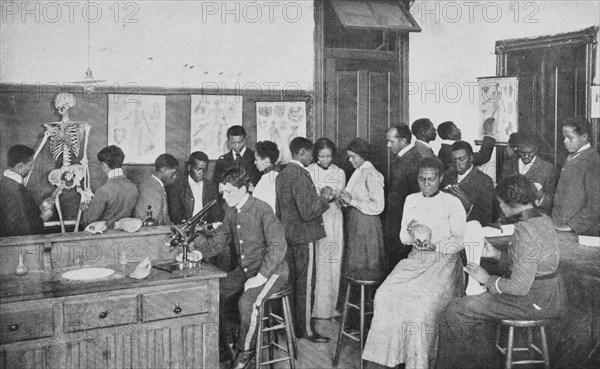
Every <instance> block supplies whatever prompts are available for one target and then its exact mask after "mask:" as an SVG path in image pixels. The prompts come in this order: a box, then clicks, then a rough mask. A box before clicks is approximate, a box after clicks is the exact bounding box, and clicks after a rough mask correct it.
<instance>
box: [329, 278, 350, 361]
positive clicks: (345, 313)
mask: <svg viewBox="0 0 600 369" xmlns="http://www.w3.org/2000/svg"><path fill="white" fill-rule="evenodd" d="M351 285H352V284H351V283H348V286H346V300H345V301H344V311H343V312H342V323H341V325H340V333H339V334H338V341H337V345H336V348H335V355H334V356H333V363H332V364H333V366H334V367H335V366H337V365H338V361H339V359H340V351H341V349H342V340H343V339H344V334H343V333H344V329H345V328H346V320H347V319H348V302H349V300H350V286H351Z"/></svg>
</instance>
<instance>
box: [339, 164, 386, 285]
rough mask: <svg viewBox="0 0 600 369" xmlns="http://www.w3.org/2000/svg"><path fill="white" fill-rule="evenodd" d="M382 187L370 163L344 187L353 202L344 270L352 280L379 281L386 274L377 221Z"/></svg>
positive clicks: (381, 207) (348, 220) (381, 235)
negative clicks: (377, 279) (376, 279)
mask: <svg viewBox="0 0 600 369" xmlns="http://www.w3.org/2000/svg"><path fill="white" fill-rule="evenodd" d="M383 186H384V182H383V175H381V173H379V172H378V171H377V169H375V167H374V166H373V164H371V162H369V161H365V162H364V163H363V164H362V165H361V166H360V167H359V168H357V169H356V170H355V171H354V173H353V174H352V177H350V180H349V181H348V184H347V185H346V191H348V192H349V193H350V195H352V202H351V204H350V206H349V209H348V213H347V214H348V215H347V217H346V227H345V228H346V232H347V246H346V250H345V252H346V255H345V256H344V268H343V270H344V273H346V274H349V275H351V276H352V277H354V278H359V279H375V278H379V277H381V275H383V272H384V270H385V268H384V266H385V254H384V249H383V247H384V245H383V229H382V227H381V220H380V219H379V214H381V212H382V211H383V209H384V207H385V199H384V194H383ZM343 286H345V283H342V287H343Z"/></svg>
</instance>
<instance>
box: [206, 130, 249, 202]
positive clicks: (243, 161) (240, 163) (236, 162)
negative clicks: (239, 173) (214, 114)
mask: <svg viewBox="0 0 600 369" xmlns="http://www.w3.org/2000/svg"><path fill="white" fill-rule="evenodd" d="M227 142H228V144H229V147H230V148H231V151H229V152H228V153H227V154H225V155H221V156H220V157H219V158H218V159H217V162H216V163H215V171H214V174H213V182H214V183H215V184H216V185H218V184H219V181H220V177H221V175H222V174H223V172H225V171H226V170H227V169H229V168H233V167H238V168H242V169H244V170H245V171H246V174H247V175H248V177H249V178H250V183H251V188H250V192H252V189H254V186H256V184H257V183H258V180H259V179H260V172H259V171H258V169H256V165H254V159H255V158H254V151H252V150H250V149H249V148H247V147H246V130H245V129H244V127H242V126H231V127H229V129H228V130H227Z"/></svg>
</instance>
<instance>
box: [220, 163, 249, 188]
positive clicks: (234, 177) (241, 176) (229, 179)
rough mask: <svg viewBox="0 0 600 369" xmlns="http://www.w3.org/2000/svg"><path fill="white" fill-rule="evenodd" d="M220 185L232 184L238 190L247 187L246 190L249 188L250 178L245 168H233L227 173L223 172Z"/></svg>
mask: <svg viewBox="0 0 600 369" xmlns="http://www.w3.org/2000/svg"><path fill="white" fill-rule="evenodd" d="M219 183H222V184H227V183H231V185H232V186H234V187H237V188H240V187H242V186H246V188H248V186H249V185H250V178H249V177H248V175H247V174H246V171H245V170H244V169H243V168H240V167H231V168H229V169H227V170H226V171H225V172H223V174H222V175H221V178H220V179H219Z"/></svg>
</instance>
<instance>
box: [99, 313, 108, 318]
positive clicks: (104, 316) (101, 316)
mask: <svg viewBox="0 0 600 369" xmlns="http://www.w3.org/2000/svg"><path fill="white" fill-rule="evenodd" d="M107 316H108V311H103V312H101V313H100V315H98V317H99V318H100V319H104V318H106V317H107Z"/></svg>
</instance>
